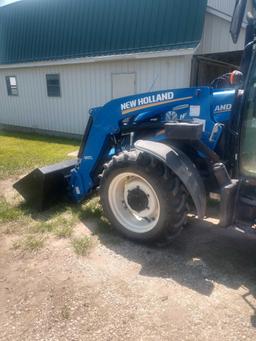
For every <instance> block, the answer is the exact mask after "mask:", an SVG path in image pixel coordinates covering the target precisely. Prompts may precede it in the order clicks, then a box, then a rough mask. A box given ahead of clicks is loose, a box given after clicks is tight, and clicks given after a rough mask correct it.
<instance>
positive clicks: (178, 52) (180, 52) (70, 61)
mask: <svg viewBox="0 0 256 341" xmlns="http://www.w3.org/2000/svg"><path fill="white" fill-rule="evenodd" d="M197 47H198V45H197V46H196V47H193V48H184V49H173V50H162V51H154V52H137V53H126V54H115V55H107V56H95V57H79V58H67V59H57V60H47V61H35V62H27V63H16V64H15V63H14V64H0V69H16V68H31V67H46V66H57V65H74V64H88V63H99V62H108V61H110V62H111V61H119V60H122V61H123V60H139V59H153V58H166V57H175V56H186V55H193V54H194V52H195V51H196V49H197Z"/></svg>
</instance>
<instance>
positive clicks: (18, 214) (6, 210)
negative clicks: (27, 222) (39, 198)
mask: <svg viewBox="0 0 256 341" xmlns="http://www.w3.org/2000/svg"><path fill="white" fill-rule="evenodd" d="M22 218H24V211H23V210H22V209H21V208H20V207H18V206H11V205H10V204H8V203H7V201H6V200H4V199H3V198H0V223H8V222H11V221H17V220H20V219H22Z"/></svg>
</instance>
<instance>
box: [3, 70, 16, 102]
mask: <svg viewBox="0 0 256 341" xmlns="http://www.w3.org/2000/svg"><path fill="white" fill-rule="evenodd" d="M11 78H15V82H16V87H15V88H14V89H16V93H13V92H12V90H13V87H12V85H11V82H10V79H11ZM5 84H6V89H7V95H8V96H15V97H17V96H19V91H18V81H17V76H15V75H10V76H5Z"/></svg>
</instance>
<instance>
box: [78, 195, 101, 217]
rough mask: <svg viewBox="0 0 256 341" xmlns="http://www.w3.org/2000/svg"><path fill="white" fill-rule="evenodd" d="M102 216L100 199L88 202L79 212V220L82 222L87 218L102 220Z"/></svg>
mask: <svg viewBox="0 0 256 341" xmlns="http://www.w3.org/2000/svg"><path fill="white" fill-rule="evenodd" d="M102 215H103V209H102V206H101V204H100V198H99V197H94V198H92V199H91V200H89V201H87V202H86V203H85V204H83V205H82V206H81V210H80V212H79V218H80V219H82V220H83V219H86V218H101V217H102Z"/></svg>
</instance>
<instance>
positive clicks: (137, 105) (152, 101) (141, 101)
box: [121, 91, 192, 115]
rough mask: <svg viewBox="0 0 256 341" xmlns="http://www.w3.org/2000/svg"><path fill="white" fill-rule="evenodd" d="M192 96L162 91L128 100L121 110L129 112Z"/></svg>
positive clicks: (123, 112) (124, 112) (125, 112)
mask: <svg viewBox="0 0 256 341" xmlns="http://www.w3.org/2000/svg"><path fill="white" fill-rule="evenodd" d="M191 98H192V96H189V97H183V98H174V93H173V92H172V91H169V92H161V93H158V94H155V95H150V96H145V97H140V98H136V99H134V100H131V101H127V102H125V103H122V104H121V112H122V114H123V115H124V114H128V113H130V112H133V111H136V110H141V109H147V108H151V107H155V106H158V105H164V104H168V103H172V102H179V101H183V100H188V99H191Z"/></svg>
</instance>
